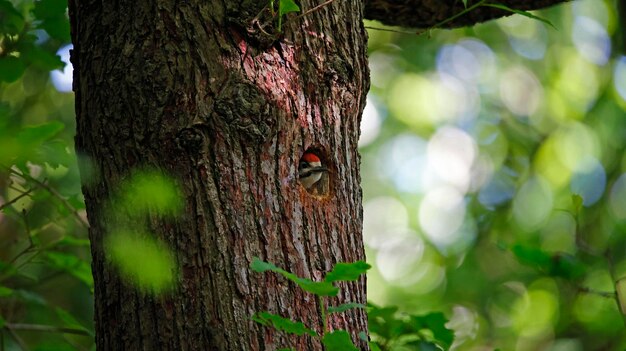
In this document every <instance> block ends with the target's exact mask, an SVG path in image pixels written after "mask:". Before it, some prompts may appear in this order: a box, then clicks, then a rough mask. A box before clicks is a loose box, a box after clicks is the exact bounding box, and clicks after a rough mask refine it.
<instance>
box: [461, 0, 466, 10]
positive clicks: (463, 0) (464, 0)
mask: <svg viewBox="0 0 626 351" xmlns="http://www.w3.org/2000/svg"><path fill="white" fill-rule="evenodd" d="M461 1H462V2H463V6H464V7H465V8H467V0H461Z"/></svg>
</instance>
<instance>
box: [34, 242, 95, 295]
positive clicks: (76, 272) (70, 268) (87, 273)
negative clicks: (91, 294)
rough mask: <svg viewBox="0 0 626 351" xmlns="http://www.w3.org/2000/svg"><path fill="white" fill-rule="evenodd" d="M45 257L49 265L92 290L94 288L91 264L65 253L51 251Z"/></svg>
mask: <svg viewBox="0 0 626 351" xmlns="http://www.w3.org/2000/svg"><path fill="white" fill-rule="evenodd" d="M45 257H46V261H47V262H48V264H50V265H51V266H52V267H54V268H57V269H60V270H63V271H65V272H67V273H69V274H71V275H72V276H74V277H75V278H77V279H78V280H80V281H81V282H83V283H84V284H85V285H87V286H88V287H89V288H90V289H91V288H93V276H92V274H91V266H90V265H89V263H87V262H85V261H83V260H81V259H80V258H78V257H76V256H74V255H72V254H69V253H64V252H55V251H49V252H46V254H45Z"/></svg>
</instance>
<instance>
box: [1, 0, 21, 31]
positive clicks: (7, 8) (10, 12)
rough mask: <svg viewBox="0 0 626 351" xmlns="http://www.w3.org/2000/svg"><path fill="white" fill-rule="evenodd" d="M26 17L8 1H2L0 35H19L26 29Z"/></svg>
mask: <svg viewBox="0 0 626 351" xmlns="http://www.w3.org/2000/svg"><path fill="white" fill-rule="evenodd" d="M24 24H25V22H24V16H22V14H21V13H19V12H18V11H17V10H16V9H15V7H13V4H12V3H11V2H10V1H7V0H0V33H6V34H10V35H15V34H18V33H20V32H21V31H22V29H23V28H24Z"/></svg>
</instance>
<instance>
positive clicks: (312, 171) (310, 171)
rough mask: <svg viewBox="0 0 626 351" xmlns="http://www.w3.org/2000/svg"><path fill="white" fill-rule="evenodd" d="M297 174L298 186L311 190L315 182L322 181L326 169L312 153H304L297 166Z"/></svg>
mask: <svg viewBox="0 0 626 351" xmlns="http://www.w3.org/2000/svg"><path fill="white" fill-rule="evenodd" d="M298 172H299V176H298V178H300V184H302V186H303V187H304V188H305V189H307V190H311V188H313V186H314V185H315V184H317V182H319V181H320V179H322V174H323V173H324V172H328V168H326V167H324V166H322V161H320V158H319V157H317V155H316V154H314V153H312V152H305V153H304V155H302V158H301V159H300V164H299V165H298Z"/></svg>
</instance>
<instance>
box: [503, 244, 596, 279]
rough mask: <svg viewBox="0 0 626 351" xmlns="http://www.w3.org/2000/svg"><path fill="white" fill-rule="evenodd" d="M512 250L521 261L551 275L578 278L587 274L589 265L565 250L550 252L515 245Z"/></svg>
mask: <svg viewBox="0 0 626 351" xmlns="http://www.w3.org/2000/svg"><path fill="white" fill-rule="evenodd" d="M511 251H512V252H513V253H514V254H515V256H517V258H518V260H519V261H520V263H522V264H525V265H527V266H531V267H533V268H535V269H538V270H540V271H542V272H543V273H544V274H548V275H551V276H556V277H561V278H566V279H578V278H581V277H582V276H584V275H585V273H586V272H587V266H586V265H585V264H584V263H583V262H582V261H580V260H579V259H578V258H576V257H575V256H573V255H570V254H568V253H564V252H556V253H548V252H544V251H542V250H540V249H535V248H531V247H525V246H522V245H519V244H517V245H514V246H513V247H512V248H511Z"/></svg>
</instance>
